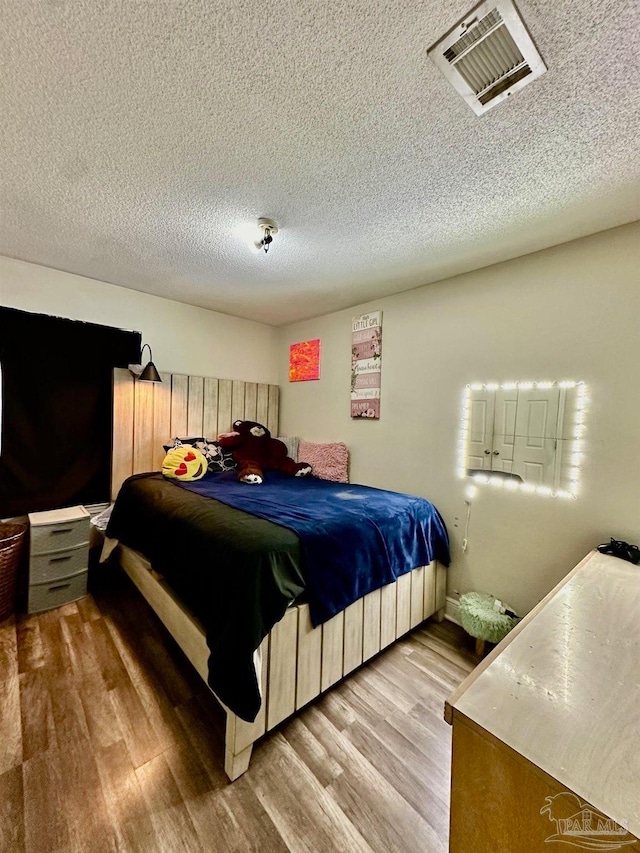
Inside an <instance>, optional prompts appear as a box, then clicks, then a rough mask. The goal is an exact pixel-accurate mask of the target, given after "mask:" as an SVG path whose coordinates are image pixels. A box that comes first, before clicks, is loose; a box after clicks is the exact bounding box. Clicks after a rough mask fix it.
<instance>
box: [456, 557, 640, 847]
mask: <svg viewBox="0 0 640 853" xmlns="http://www.w3.org/2000/svg"><path fill="white" fill-rule="evenodd" d="M515 630H516V632H517V629H515ZM470 681H472V683H471V684H470V685H469V686H468V687H467V688H466V689H465V688H464V686H463V688H462V690H461V692H460V693H458V694H454V697H452V699H451V704H452V706H453V708H454V709H455V710H456V711H459V712H460V713H462V714H464V715H465V716H466V717H468V718H469V719H470V720H472V721H474V722H475V723H477V724H478V725H480V726H481V727H482V728H484V729H486V730H487V731H489V732H490V733H491V734H493V735H495V736H496V737H497V738H499V739H500V740H501V741H502V742H503V743H505V744H507V746H510V747H511V748H512V749H514V750H515V751H516V752H518V753H520V754H521V755H523V756H524V757H525V758H527V759H528V760H529V761H531V762H532V763H533V764H535V765H537V766H538V767H540V768H541V769H542V770H544V771H545V772H546V773H548V774H549V775H550V776H553V777H554V778H555V779H557V781H558V782H560V783H561V784H562V785H566V786H567V789H569V790H571V791H573V792H575V793H576V794H577V795H578V796H580V797H582V799H584V800H585V801H587V802H589V803H591V804H592V805H593V806H595V807H596V808H597V809H600V810H601V811H602V812H604V814H606V815H607V816H609V817H611V818H613V820H615V821H616V822H617V823H619V824H621V825H622V826H624V827H625V828H627V829H628V830H629V831H630V832H631V833H633V835H635V836H636V837H640V566H635V565H633V564H632V563H628V562H625V561H624V560H620V559H618V558H616V557H609V556H605V555H603V554H600V553H598V552H597V551H595V552H593V554H591V555H589V557H588V558H587V559H586V560H585V561H583V563H582V564H581V565H580V566H579V567H578V568H577V569H576V570H575V571H574V572H573V573H572V574H571V576H570V577H569V579H568V581H567V582H566V584H564V586H562V588H561V589H560V590H559V591H557V592H556V594H555V595H553V597H552V598H551V599H550V600H549V601H548V602H547V604H546V605H545V606H543V607H542V609H541V610H540V611H539V612H538V613H537V614H536V615H535V616H533V618H532V619H531V620H530V621H529V622H528V623H527V624H525V625H523V627H522V630H521V631H520V632H519V633H517V635H516V636H515V637H514V638H513V640H511V642H509V643H508V645H507V646H506V648H505V649H504V650H503V651H502V652H501V653H500V654H498V655H497V657H495V659H494V660H492V661H491V662H490V663H489V664H488V666H487V667H486V669H485V670H484V672H481V674H480V675H478V676H477V678H476V679H475V680H473V676H472V677H471V678H470ZM456 695H457V698H456Z"/></svg>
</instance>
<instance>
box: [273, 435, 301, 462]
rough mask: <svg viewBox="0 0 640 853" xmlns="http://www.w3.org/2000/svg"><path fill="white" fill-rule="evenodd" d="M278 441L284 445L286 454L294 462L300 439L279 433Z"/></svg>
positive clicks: (296, 459) (296, 457)
mask: <svg viewBox="0 0 640 853" xmlns="http://www.w3.org/2000/svg"><path fill="white" fill-rule="evenodd" d="M278 441H281V442H282V443H283V444H284V446H285V447H286V448H287V456H288V457H289V458H290V459H293V461H294V462H297V461H298V444H299V442H300V439H299V438H298V437H297V436H295V435H292V436H287V435H279V436H278Z"/></svg>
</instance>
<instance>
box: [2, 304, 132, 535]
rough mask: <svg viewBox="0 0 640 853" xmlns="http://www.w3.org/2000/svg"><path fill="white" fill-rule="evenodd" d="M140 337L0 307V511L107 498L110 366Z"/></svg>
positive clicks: (125, 357)
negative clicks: (0, 387)
mask: <svg viewBox="0 0 640 853" xmlns="http://www.w3.org/2000/svg"><path fill="white" fill-rule="evenodd" d="M140 343H141V336H140V333H139V332H126V331H122V330H121V329H112V328H110V327H109V326H99V325H96V324H93V323H82V322H78V321H76V320H65V319H63V318H60V317H49V316H46V315H43V314H30V313H27V312H25V311H17V310H15V309H12V308H0V365H1V367H2V446H1V451H0V518H3V517H7V516H12V515H23V514H25V513H27V512H37V511H39V510H44V509H56V508H58V507H63V506H71V505H74V504H86V503H98V502H101V501H108V500H109V489H110V477H111V441H112V412H113V387H112V370H113V368H114V367H126V366H127V364H130V363H138V362H139V361H140Z"/></svg>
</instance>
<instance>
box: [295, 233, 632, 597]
mask: <svg viewBox="0 0 640 853" xmlns="http://www.w3.org/2000/svg"><path fill="white" fill-rule="evenodd" d="M639 270H640V223H633V224H631V225H626V226H623V227H621V228H616V229H612V230H610V231H606V232H602V233H600V234H597V235H594V236H592V237H587V238H584V239H582V240H576V241H574V242H571V243H567V244H564V245H561V246H557V247H555V248H552V249H548V250H545V251H543V252H538V253H535V254H532V255H528V256H526V257H523V258H518V259H515V260H512V261H508V262H505V263H502V264H497V265H495V266H492V267H488V268H486V269H483V270H479V271H476V272H473V273H468V274H466V275H462V276H457V277H455V278H451V279H448V280H446V281H443V282H439V283H437V284H432V285H429V286H426V287H423V288H420V289H417V290H412V291H409V292H406V293H404V294H400V295H397V296H392V297H389V298H387V299H379V300H376V301H375V302H371V303H365V304H362V305H360V306H357V307H355V308H353V309H349V310H347V311H341V312H337V313H335V314H330V315H327V316H324V317H321V318H319V319H316V320H310V321H306V322H304V323H298V324H295V325H292V326H288V327H285V328H283V329H281V330H280V357H279V375H280V385H281V389H282V393H281V409H280V411H281V432H282V433H283V434H289V435H300V436H303V437H305V438H307V439H309V440H318V441H328V440H343V441H345V442H347V444H348V445H349V446H350V449H351V459H352V462H351V474H352V480H353V481H354V482H362V483H367V484H369V485H373V486H378V487H383V488H390V489H395V490H398V491H406V492H411V493H414V494H419V495H423V496H425V497H427V498H429V499H431V500H432V501H433V502H434V503H435V504H436V506H437V507H438V508H439V509H440V511H441V513H442V514H443V516H444V518H445V521H446V523H447V526H448V529H449V533H450V536H451V539H452V551H453V564H452V567H451V570H450V573H449V589H450V591H452V590H459V591H460V592H465V591H467V590H470V589H476V590H480V591H488V592H491V593H493V594H494V595H496V596H499V597H501V598H503V599H505V600H506V601H508V602H509V603H510V604H512V606H514V607H516V608H517V609H518V610H519V611H520V612H522V613H524V612H525V611H526V610H528V609H530V608H531V607H532V606H533V605H534V604H535V603H536V602H537V601H538V600H539V599H540V598H542V597H543V596H544V594H545V593H546V592H547V591H548V590H549V589H550V588H551V587H552V586H553V585H554V583H555V582H557V581H558V580H560V579H561V578H562V577H563V575H564V574H566V572H567V571H568V570H569V569H570V568H572V567H573V566H574V565H575V564H576V563H577V562H578V560H579V559H580V558H581V557H582V556H583V555H584V554H585V553H586V552H587V551H588V550H589V549H591V548H593V547H594V546H596V545H598V544H599V543H600V542H603V541H608V538H609V537H610V536H615V537H616V538H622V539H626V540H627V541H630V542H636V543H638V542H639V541H640V371H639V369H638V366H639V357H640V347H639V336H638V329H639V324H640V281H639V272H638V271H639ZM379 309H381V310H382V311H383V312H384V314H383V359H382V361H383V368H382V400H381V419H380V421H366V420H354V421H352V420H351V419H350V417H349V380H350V347H351V322H350V321H351V317H352V316H356V315H358V314H361V313H363V312H366V311H370V310H379ZM316 337H320V338H321V348H322V356H321V378H320V380H319V381H315V382H297V383H289V382H288V381H287V367H288V351H289V345H290V344H291V343H295V342H297V341H304V340H309V339H311V338H316ZM518 379H520V380H525V379H530V380H535V379H547V380H563V379H574V380H583V381H584V382H585V383H586V384H587V386H588V399H589V409H588V414H587V433H586V446H587V449H588V454H587V461H586V464H585V467H584V470H583V472H582V473H583V481H582V487H581V491H580V494H579V498H578V499H577V500H575V501H572V500H563V499H559V498H556V499H554V498H544V497H539V496H530V495H525V494H520V493H518V494H515V495H514V494H509V493H505V492H503V491H501V490H498V489H495V488H494V487H490V486H484V487H480V490H479V494H478V495H477V497H476V498H475V499H474V500H473V502H472V512H471V526H470V537H469V548H468V550H467V552H466V553H463V552H462V550H461V539H462V528H463V524H464V513H465V505H464V487H465V483H464V481H463V480H461V479H458V478H457V476H456V454H457V443H458V439H459V424H460V407H461V400H462V393H463V389H464V387H465V385H466V384H467V383H469V382H489V381H497V382H500V381H506V380H518Z"/></svg>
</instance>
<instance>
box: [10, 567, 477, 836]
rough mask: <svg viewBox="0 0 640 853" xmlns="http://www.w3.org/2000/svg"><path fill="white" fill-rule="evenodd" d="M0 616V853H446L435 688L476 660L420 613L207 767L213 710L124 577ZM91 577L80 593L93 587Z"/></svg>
mask: <svg viewBox="0 0 640 853" xmlns="http://www.w3.org/2000/svg"><path fill="white" fill-rule="evenodd" d="M109 571H110V580H109V583H108V584H105V582H104V580H101V581H100V583H99V584H98V588H95V589H94V592H93V595H90V596H87V597H86V598H85V599H83V600H82V601H80V602H78V603H77V604H71V605H67V606H65V607H63V608H60V609H58V610H54V611H49V612H48V613H43V614H41V615H39V616H19V617H17V618H13V617H12V618H11V619H9V620H7V621H5V622H3V623H2V624H1V625H0V850H2V851H3V853H4V851H7V853H8V851H11V853H20V852H21V851H25V853H39V852H40V851H46V853H56V852H57V851H60V853H62V851H64V853H67V851H79V853H94V851H96V852H97V851H148V853H169V851H203V852H204V853H217V851H230V850H233V851H241V853H244V851H249V850H256V851H260V853H269V852H270V851H286V850H293V851H313V853H323V851H348V853H352V851H380V853H391V851H410V853H431V851H446V849H447V837H448V812H449V808H448V803H449V767H450V744H451V736H450V730H449V727H448V726H447V725H446V723H445V722H444V721H443V718H442V713H443V702H444V699H445V697H446V696H447V695H448V694H449V693H450V692H451V691H452V690H453V689H454V688H455V686H456V685H457V684H458V683H459V682H460V681H462V679H463V678H464V677H465V676H466V675H467V673H468V672H470V670H471V669H472V668H473V664H474V662H475V659H474V657H473V655H472V654H471V652H470V651H469V650H468V648H467V647H466V644H465V643H464V640H463V638H462V637H461V634H460V631H459V629H457V628H456V626H454V625H451V624H450V623H447V622H445V623H442V625H436V624H431V623H427V624H426V625H425V626H423V627H421V628H419V629H417V630H416V631H414V632H413V633H412V634H411V635H410V636H409V637H408V638H406V639H404V640H402V641H401V642H399V643H397V644H396V645H395V646H393V647H392V648H391V649H389V650H387V651H385V652H383V653H382V654H381V655H379V656H378V657H377V658H376V659H374V660H373V661H371V662H369V663H368V664H366V665H365V666H364V667H362V668H361V669H360V670H359V671H358V672H356V673H354V674H352V675H351V676H349V678H348V679H346V680H345V681H343V682H342V683H341V684H340V685H338V686H337V687H334V688H333V689H332V690H331V691H330V692H329V693H327V694H326V695H324V696H322V697H320V698H319V699H317V700H315V701H314V702H313V703H312V704H311V705H310V706H308V707H307V708H306V709H304V710H303V711H302V712H301V713H300V714H298V716H297V717H296V718H294V719H293V720H290V721H289V722H287V723H285V724H283V725H282V726H281V727H280V728H279V729H278V730H276V731H275V732H272V733H271V734H269V735H267V737H266V738H265V739H263V740H262V741H261V742H260V743H259V744H257V745H256V746H255V747H254V752H253V759H252V762H251V765H250V768H249V771H248V772H247V773H246V774H245V775H244V776H242V777H241V778H240V779H238V780H237V781H236V782H234V783H233V784H230V783H229V782H228V780H227V778H226V776H225V775H224V773H223V771H222V755H223V748H222V727H223V715H222V712H221V711H220V709H219V708H218V706H217V704H216V702H215V700H214V699H213V697H212V696H211V694H209V693H208V692H207V690H206V688H205V687H204V685H203V684H202V682H201V681H200V680H199V677H198V676H197V675H196V674H195V672H194V671H193V670H192V669H191V667H190V665H189V664H188V662H187V661H186V659H185V658H184V657H183V656H182V653H181V652H180V651H179V649H178V648H177V647H176V646H175V645H174V644H173V642H172V641H171V639H170V638H169V636H168V635H167V634H166V632H165V630H164V628H163V627H162V625H160V623H159V622H158V621H157V620H156V618H155V616H153V614H152V613H151V611H150V610H149V609H148V608H147V606H146V604H145V603H144V602H143V601H142V599H141V598H140V597H139V595H138V593H137V592H136V591H135V590H134V588H133V587H132V586H131V585H130V583H129V581H128V579H127V578H126V577H125V576H124V575H120V574H119V572H118V573H115V572H114V570H113V569H110V570H109ZM94 586H95V585H94Z"/></svg>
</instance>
